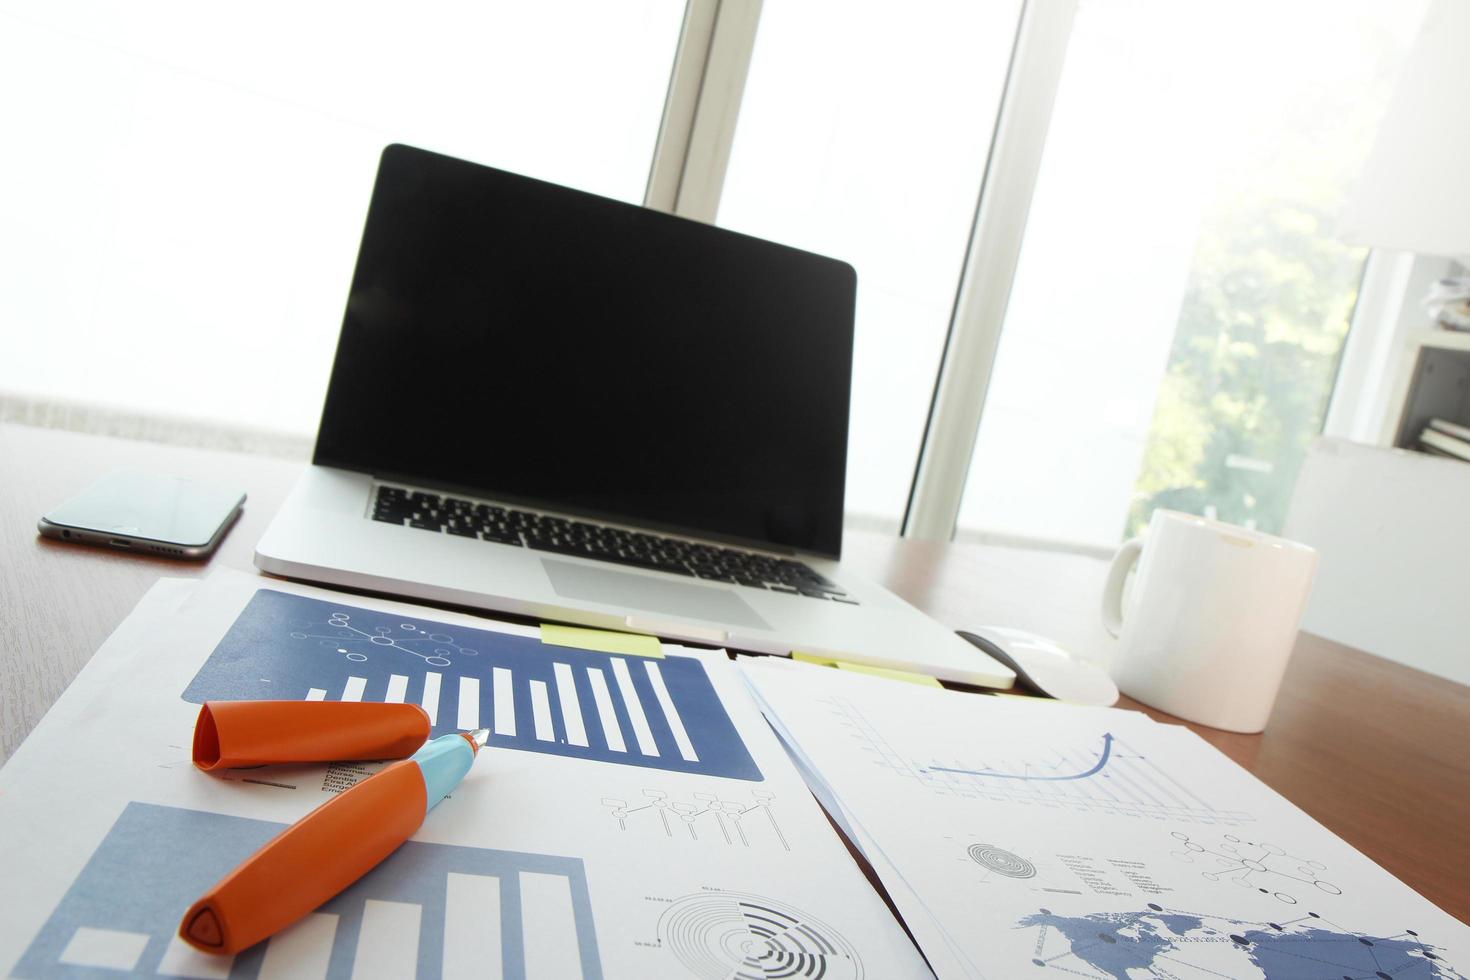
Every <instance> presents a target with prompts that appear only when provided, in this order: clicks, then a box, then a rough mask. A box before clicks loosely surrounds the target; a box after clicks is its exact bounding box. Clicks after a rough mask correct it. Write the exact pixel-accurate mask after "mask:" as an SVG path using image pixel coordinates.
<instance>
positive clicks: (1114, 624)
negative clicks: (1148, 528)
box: [1102, 538, 1143, 636]
mask: <svg viewBox="0 0 1470 980" xmlns="http://www.w3.org/2000/svg"><path fill="white" fill-rule="evenodd" d="M1142 551H1143V539H1142V538H1130V539H1129V540H1127V541H1124V542H1123V545H1122V547H1120V548H1119V549H1118V553H1117V554H1116V555H1114V556H1113V564H1112V566H1111V567H1110V568H1109V569H1108V580H1107V583H1106V584H1105V585H1103V597H1102V621H1103V629H1105V630H1107V631H1108V632H1109V633H1111V634H1112V635H1113V636H1118V635H1119V634H1121V633H1122V632H1123V583H1124V582H1126V581H1128V573H1129V571H1131V570H1132V568H1133V566H1134V565H1135V564H1137V563H1138V556H1139V554H1140V553H1142Z"/></svg>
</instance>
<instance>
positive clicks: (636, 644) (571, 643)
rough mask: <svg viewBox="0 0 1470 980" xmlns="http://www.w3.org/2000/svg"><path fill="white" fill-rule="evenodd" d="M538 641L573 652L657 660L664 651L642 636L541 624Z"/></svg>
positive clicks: (649, 637)
mask: <svg viewBox="0 0 1470 980" xmlns="http://www.w3.org/2000/svg"><path fill="white" fill-rule="evenodd" d="M541 642H542V643H545V644H548V645H549V646H554V647H572V648H573V649H576V650H596V651H597V652H598V653H622V654H626V655H628V656H630V657H658V658H662V657H663V655H664V648H663V646H662V645H661V644H660V643H659V642H658V637H656V636H645V635H644V634H642V633H618V632H615V631H613V630H594V629H588V628H586V627H584V626H555V625H553V624H551V623H542V624H541Z"/></svg>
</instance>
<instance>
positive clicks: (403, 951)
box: [15, 803, 602, 980]
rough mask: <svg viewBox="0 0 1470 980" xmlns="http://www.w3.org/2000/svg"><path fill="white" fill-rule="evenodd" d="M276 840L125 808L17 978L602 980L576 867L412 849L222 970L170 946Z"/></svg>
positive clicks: (170, 813) (258, 824)
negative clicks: (186, 916)
mask: <svg viewBox="0 0 1470 980" xmlns="http://www.w3.org/2000/svg"><path fill="white" fill-rule="evenodd" d="M282 827H283V825H282V824H276V823H271V822H269V821H263V820H248V819H245V818H242V817H229V816H224V815H221V814H217V813H204V812H201V811H198V810H188V809H182V808H178V807H167V806H156V805H153V804H148V803H130V804H128V806H127V807H126V808H125V809H124V810H123V812H122V814H121V815H120V816H119V817H118V819H117V822H116V823H115V824H114V825H113V827H112V829H111V830H110V831H109V832H108V834H107V836H106V837H104V838H103V839H102V843H101V844H99V845H98V847H97V850H96V851H95V852H94V853H93V855H92V857H91V859H90V860H89V861H88V862H87V864H86V866H85V867H84V868H83V869H82V872H81V874H80V875H79V876H78V877H77V879H76V881H75V882H73V883H72V886H71V888H70V889H69V890H68V891H67V893H66V895H65V897H64V898H63V899H62V900H61V902H60V903H59V904H58V905H57V907H56V909H55V911H54V912H52V914H51V917H50V918H49V919H48V920H47V922H46V924H45V926H43V927H42V929H41V931H40V932H39V933H37V935H36V938H35V939H34V940H33V941H32V943H31V945H30V947H29V948H28V949H27V950H26V952H25V954H24V955H23V956H22V957H21V959H20V962H19V963H17V964H16V967H15V975H16V976H18V977H94V976H99V975H105V974H102V973H99V972H98V971H122V972H125V973H130V974H135V975H150V976H151V975H165V976H176V977H195V978H201V980H208V978H233V980H246V978H259V980H276V978H283V977H291V978H299V980H336V978H343V980H345V978H349V977H354V976H364V975H367V974H371V975H374V976H418V977H421V978H422V977H427V978H433V977H444V978H455V977H470V976H473V977H493V978H500V980H522V978H525V977H542V976H555V977H570V978H576V977H581V978H584V980H594V978H598V977H601V976H602V964H601V959H600V957H599V955H598V947H597V936H596V934H595V931H594V929H593V922H592V907H591V902H590V899H589V897H588V893H587V879H586V874H585V872H584V869H583V865H582V861H581V860H580V859H579V858H569V857H556V856H551V855H543V854H527V853H522V852H517V851H498V850H489V849H485V848H475V847H454V846H450V845H446V844H427V843H422V842H419V841H409V842H408V843H406V844H404V845H403V846H402V847H400V848H399V849H398V850H397V851H395V852H394V853H393V854H392V855H391V856H390V857H389V858H388V859H387V860H385V861H384V862H383V863H382V864H380V865H378V867H376V868H375V869H373V870H372V871H371V872H369V873H368V874H367V875H366V876H365V877H363V878H362V879H360V880H359V881H358V882H357V883H356V884H355V885H353V886H352V887H350V888H348V889H347V890H346V891H345V892H343V893H342V894H340V895H338V896H337V897H336V898H334V899H332V900H331V901H329V902H327V903H326V904H324V905H322V906H321V907H320V908H318V909H317V910H316V911H315V912H312V913H310V914H309V915H308V916H307V917H306V918H304V919H302V920H301V921H299V922H297V923H296V924H295V925H293V926H291V927H289V928H287V929H286V930H284V931H283V932H280V933H278V934H276V935H275V936H273V937H271V938H270V939H268V940H266V941H265V942H262V943H259V944H257V945H255V946H252V947H251V948H250V949H247V950H245V951H244V952H242V953H240V954H239V955H237V956H235V957H233V958H230V957H219V956H208V955H206V954H203V953H199V952H197V951H195V950H193V949H191V948H189V947H188V946H187V945H186V944H184V943H183V941H182V940H180V939H178V938H177V936H176V935H175V932H176V931H177V929H178V925H179V916H180V915H181V914H182V910H183V909H186V908H188V907H189V905H190V903H192V902H193V900H194V899H195V898H197V897H199V895H201V894H202V893H203V892H204V891H205V890H206V889H207V888H209V887H210V886H211V885H213V884H214V883H215V882H216V881H217V880H219V879H220V878H221V877H223V876H224V875H225V874H226V873H227V872H228V871H229V870H230V869H231V868H233V867H234V866H235V865H236V864H238V863H239V862H240V861H241V860H243V859H244V858H245V857H246V856H248V855H249V854H250V853H252V852H253V851H254V850H256V849H257V848H259V847H260V846H261V845H262V844H264V843H265V842H266V841H268V840H269V839H270V838H271V837H273V836H275V834H277V833H279V832H280V830H281V829H282ZM114 975H116V974H114Z"/></svg>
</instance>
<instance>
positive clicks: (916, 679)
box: [833, 660, 944, 687]
mask: <svg viewBox="0 0 1470 980" xmlns="http://www.w3.org/2000/svg"><path fill="white" fill-rule="evenodd" d="M833 666H834V667H836V668H837V669H838V670H855V671H857V672H858V673H860V674H872V675H873V676H874V677H887V678H888V679H889V680H895V681H903V682H904V683H905V684H919V685H922V686H924V687H943V686H944V685H943V684H940V683H939V681H938V680H936V679H935V678H933V677H930V676H929V675H928V674H916V673H914V672H913V671H911V670H894V669H893V668H892V667H870V666H868V665H867V664H850V663H848V662H847V661H845V660H838V661H834V662H833Z"/></svg>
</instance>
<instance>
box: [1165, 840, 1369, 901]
mask: <svg viewBox="0 0 1470 980" xmlns="http://www.w3.org/2000/svg"><path fill="white" fill-rule="evenodd" d="M1172 836H1173V838H1174V839H1175V840H1176V841H1179V843H1180V844H1181V845H1182V847H1183V849H1182V850H1175V851H1170V852H1169V853H1170V854H1172V855H1173V856H1174V857H1175V858H1178V859H1179V860H1181V861H1184V862H1185V863H1187V864H1193V863H1195V862H1197V861H1202V862H1206V863H1208V864H1210V866H1211V867H1210V870H1208V871H1202V872H1200V873H1201V875H1203V876H1204V879H1205V880H1206V881H1230V882H1232V883H1234V884H1236V885H1240V886H1241V887H1242V888H1254V889H1256V891H1258V892H1260V893H1261V894H1263V895H1270V896H1272V897H1273V898H1275V899H1276V900H1277V901H1278V902H1282V903H1284V904H1286V905H1295V904H1297V899H1296V896H1294V895H1292V894H1291V893H1290V892H1287V891H1280V890H1277V887H1276V886H1278V885H1279V886H1281V887H1282V888H1290V887H1292V886H1291V885H1289V884H1286V882H1297V883H1299V884H1303V885H1310V886H1312V887H1313V888H1316V889H1317V890H1318V891H1320V892H1324V893H1326V894H1328V895H1341V894H1342V889H1341V888H1338V887H1337V886H1336V885H1334V884H1333V883H1332V882H1330V881H1326V880H1324V879H1323V878H1322V877H1321V876H1320V875H1319V874H1317V872H1319V871H1326V870H1327V865H1325V864H1323V863H1322V862H1320V861H1308V860H1307V859H1306V858H1299V857H1296V856H1295V855H1291V854H1288V853H1286V851H1285V850H1284V849H1283V848H1280V847H1278V846H1276V845H1275V844H1268V843H1265V842H1264V841H1262V842H1260V843H1256V842H1255V841H1247V840H1241V839H1240V838H1239V837H1237V836H1235V835H1234V834H1226V835H1225V836H1224V837H1223V838H1222V839H1221V841H1220V842H1219V843H1217V844H1212V845H1211V846H1210V847H1206V846H1205V845H1204V844H1201V843H1200V842H1199V841H1197V840H1194V839H1193V838H1191V837H1190V836H1189V835H1188V834H1186V833H1184V832H1182V831H1178V830H1176V831H1174V832H1173V834H1172ZM1211 858H1213V859H1214V860H1213V861H1211V860H1210V859H1211ZM1266 885H1269V886H1271V887H1265V886H1266Z"/></svg>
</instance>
